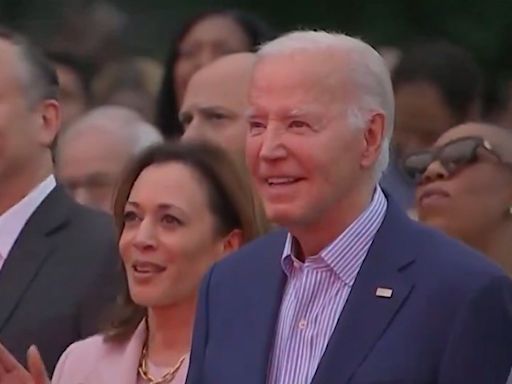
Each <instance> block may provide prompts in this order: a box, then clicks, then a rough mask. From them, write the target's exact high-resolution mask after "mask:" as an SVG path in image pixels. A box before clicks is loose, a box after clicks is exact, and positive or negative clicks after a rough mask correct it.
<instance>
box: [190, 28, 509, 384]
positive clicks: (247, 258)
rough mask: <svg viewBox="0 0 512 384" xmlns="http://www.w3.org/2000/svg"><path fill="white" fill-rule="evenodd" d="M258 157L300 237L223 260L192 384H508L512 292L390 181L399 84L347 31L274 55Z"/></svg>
mask: <svg viewBox="0 0 512 384" xmlns="http://www.w3.org/2000/svg"><path fill="white" fill-rule="evenodd" d="M250 103H251V106H252V111H251V113H250V128H249V133H248V137H247V148H246V151H247V162H248V164H249V168H250V171H251V173H252V176H253V179H254V183H255V185H256V187H257V189H258V190H259V192H260V195H261V197H262V199H263V202H264V205H265V210H266V213H267V215H268V216H269V219H270V220H272V221H275V222H276V223H277V224H279V225H280V226H282V227H283V228H285V230H283V231H276V232H274V233H271V234H269V235H267V236H265V237H263V238H261V239H259V240H257V241H255V242H254V243H252V244H250V245H249V246H247V247H245V248H244V249H243V250H241V251H239V252H238V253H236V254H234V255H233V256H231V257H229V258H227V259H225V260H223V261H221V262H220V263H218V264H217V265H216V266H214V267H213V269H212V270H211V271H210V272H209V274H208V275H207V276H206V278H205V281H204V284H203V287H202V290H201V294H200V298H199V303H198V313H197V317H196V326H195V331H194V336H193V346H192V353H191V363H190V370H189V376H188V380H187V383H188V384H218V383H222V384H239V383H244V384H264V383H268V384H290V383H293V384H298V383H300V384H307V383H313V384H342V383H354V384H356V383H361V384H362V383H365V384H366V383H408V384H409V383H440V384H462V383H465V384H468V383H475V384H476V383H479V384H481V383H493V384H494V383H496V384H497V383H502V382H504V381H505V380H506V377H507V375H508V371H509V370H510V365H511V363H512V286H511V282H510V280H509V279H508V277H507V276H506V275H505V274H504V273H503V271H501V270H500V269H498V267H496V266H495V265H493V264H490V263H489V262H488V261H487V260H485V258H484V257H482V256H481V255H479V254H477V253H475V252H473V251H471V250H469V249H467V248H464V247H463V246H461V245H460V244H459V243H457V242H454V241H452V240H450V239H448V238H446V237H444V236H443V235H441V234H439V233H437V232H434V231H433V230H430V229H427V228H425V227H423V226H421V225H419V224H417V223H414V222H413V221H411V220H410V219H409V218H408V217H406V216H405V215H404V213H403V212H402V211H401V209H400V208H399V207H398V206H396V205H395V204H394V203H393V202H392V201H391V200H388V199H387V197H386V195H385V194H384V193H383V192H382V190H381V189H380V187H379V186H378V180H379V177H380V175H381V173H382V171H383V170H384V169H385V167H386V165H387V161H388V145H389V141H390V137H391V131H392V127H393V108H394V106H393V104H394V102H393V91H392V87H391V81H390V78H389V74H388V71H387V69H386V67H385V64H384V62H383V60H382V58H381V57H380V56H379V55H378V54H377V52H375V51H374V50H373V49H372V48H371V47H370V46H368V45H367V44H365V43H363V42H362V41H360V40H357V39H354V38H350V37H348V36H345V35H335V34H328V33H325V32H307V31H305V32H295V33H291V34H288V35H285V36H283V37H281V38H279V39H277V40H275V41H273V42H270V43H268V44H267V45H265V46H263V47H262V49H261V51H260V52H259V53H258V58H257V62H256V65H255V70H254V74H253V79H252V86H251V92H250Z"/></svg>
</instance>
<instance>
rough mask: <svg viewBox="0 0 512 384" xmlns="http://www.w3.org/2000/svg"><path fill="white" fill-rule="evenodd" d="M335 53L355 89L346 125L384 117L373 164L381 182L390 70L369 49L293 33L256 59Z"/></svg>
mask: <svg viewBox="0 0 512 384" xmlns="http://www.w3.org/2000/svg"><path fill="white" fill-rule="evenodd" d="M325 50H330V51H335V52H339V53H340V54H341V55H343V58H346V63H344V64H343V65H344V66H343V70H344V71H345V72H344V75H345V77H344V79H345V80H348V81H349V82H350V84H351V85H352V86H353V88H354V92H355V95H353V96H352V99H353V103H351V104H352V105H350V106H348V107H346V113H347V121H348V124H349V125H350V126H352V127H355V128H358V129H363V128H364V127H366V125H367V123H368V121H369V119H370V118H371V117H372V115H373V114H374V113H375V112H378V113H382V114H383V115H384V121H385V125H384V140H383V142H382V146H381V150H380V154H379V158H378V160H377V162H376V164H375V176H376V178H377V180H379V179H380V177H381V176H382V173H383V172H384V170H385V169H386V168H387V166H388V163H389V145H390V141H391V136H392V134H393V126H394V114H395V102H394V95H393V87H392V85H391V78H390V74H389V70H388V68H387V66H386V64H385V62H384V60H383V59H382V57H381V56H380V55H379V53H378V52H377V51H376V50H374V49H373V48H372V47H371V46H370V45H368V44H367V43H365V42H364V41H362V40H359V39H357V38H353V37H350V36H347V35H344V34H340V33H329V32H325V31H296V32H290V33H288V34H285V35H283V36H281V37H279V38H277V39H275V40H273V41H270V42H268V43H266V44H264V45H262V46H261V47H260V49H259V51H258V59H262V58H265V57H268V56H275V55H286V54H290V53H300V52H305V51H325Z"/></svg>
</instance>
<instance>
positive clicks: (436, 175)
mask: <svg viewBox="0 0 512 384" xmlns="http://www.w3.org/2000/svg"><path fill="white" fill-rule="evenodd" d="M447 177H448V171H447V170H446V169H445V167H443V165H442V164H441V162H440V161H437V160H436V161H434V162H432V163H431V164H430V165H429V166H428V167H427V169H426V170H425V172H424V173H423V176H422V177H421V180H420V184H427V183H431V182H433V181H436V180H442V179H446V178H447Z"/></svg>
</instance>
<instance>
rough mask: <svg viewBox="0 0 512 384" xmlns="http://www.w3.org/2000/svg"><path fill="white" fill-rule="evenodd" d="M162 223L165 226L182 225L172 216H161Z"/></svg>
mask: <svg viewBox="0 0 512 384" xmlns="http://www.w3.org/2000/svg"><path fill="white" fill-rule="evenodd" d="M162 222H163V223H164V224H166V225H172V226H175V225H182V224H183V222H182V221H181V220H180V219H178V218H177V217H176V216H174V215H163V216H162Z"/></svg>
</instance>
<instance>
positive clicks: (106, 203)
mask: <svg viewBox="0 0 512 384" xmlns="http://www.w3.org/2000/svg"><path fill="white" fill-rule="evenodd" d="M161 141H162V137H161V135H160V133H159V132H158V130H157V129H156V128H154V127H153V126H151V125H149V124H148V123H146V122H144V120H143V119H142V117H141V116H139V115H138V114H137V113H136V112H133V111H132V110H130V109H127V108H124V107H115V106H105V107H99V108H96V109H94V110H92V111H90V112H89V113H88V114H86V115H85V116H83V117H82V118H80V119H79V120H77V121H76V122H75V123H74V124H72V125H71V126H70V127H69V129H67V130H66V131H65V132H64V133H63V134H62V136H61V137H60V138H59V140H58V144H57V152H56V168H57V177H58V179H59V181H60V182H61V183H62V184H63V185H64V186H65V187H66V188H67V190H68V191H69V192H70V193H71V195H72V196H73V198H74V199H75V200H76V201H77V202H79V203H81V204H84V205H88V206H91V207H94V208H98V209H103V210H104V211H107V212H110V211H111V204H112V199H113V192H114V188H115V186H116V183H117V181H118V178H119V175H120V174H121V172H122V170H123V168H124V167H125V165H126V163H127V162H128V161H129V160H130V159H131V158H132V157H133V156H134V155H135V154H137V153H139V152H140V151H141V150H143V149H144V148H146V147H147V146H149V145H151V144H155V143H157V142H161Z"/></svg>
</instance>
